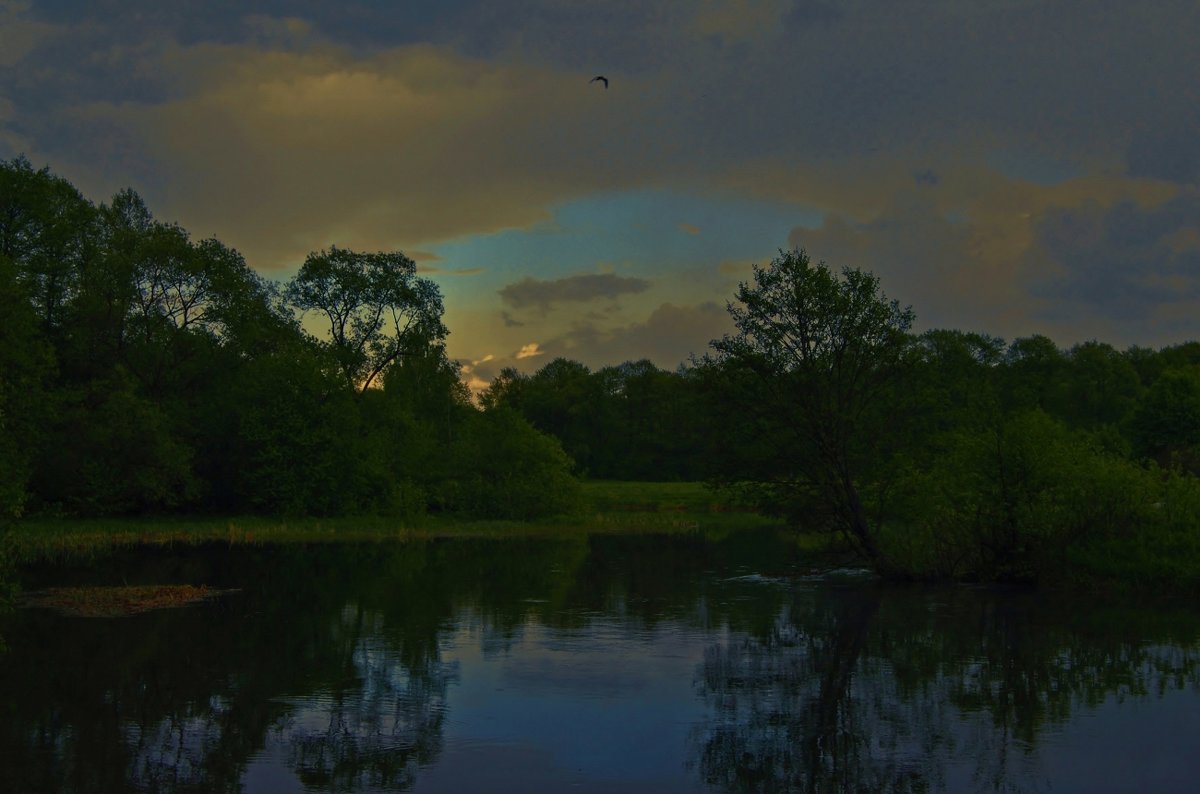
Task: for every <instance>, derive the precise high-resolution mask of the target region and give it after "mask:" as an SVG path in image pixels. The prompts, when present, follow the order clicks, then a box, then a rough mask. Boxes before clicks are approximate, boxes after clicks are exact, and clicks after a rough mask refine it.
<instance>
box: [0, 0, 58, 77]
mask: <svg viewBox="0 0 1200 794" xmlns="http://www.w3.org/2000/svg"><path fill="white" fill-rule="evenodd" d="M29 10H30V3H28V2H23V1H21V0H0V67H6V66H15V65H16V64H18V63H20V62H21V60H22V59H24V58H25V56H26V55H28V54H29V53H30V52H31V51H33V49H34V48H35V47H36V46H37V45H38V44H39V43H40V42H41V41H42V40H44V39H45V38H46V37H47V36H49V35H51V34H52V33H53V32H54V30H55V29H54V27H53V26H52V25H48V24H46V23H44V22H39V21H37V20H35V19H34V18H33V17H32V15H31V14H30V13H29Z"/></svg>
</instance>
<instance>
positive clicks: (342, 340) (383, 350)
mask: <svg viewBox="0 0 1200 794" xmlns="http://www.w3.org/2000/svg"><path fill="white" fill-rule="evenodd" d="M416 272H417V268H416V264H415V263H414V262H413V261H412V260H411V259H409V258H408V257H407V256H405V255H404V254H402V253H400V252H398V251H396V252H380V253H359V252H355V251H350V250H348V249H344V248H337V247H331V248H329V249H328V250H324V251H317V252H315V253H312V254H309V256H308V258H307V259H305V260H304V264H303V265H302V266H301V267H300V272H299V273H297V274H296V277H295V278H294V279H293V280H292V282H291V283H290V284H289V285H288V297H289V298H290V299H291V301H292V302H293V303H294V304H295V305H296V307H298V308H299V309H300V310H301V311H303V312H310V311H315V312H319V313H320V314H322V315H324V317H325V320H326V322H327V323H328V329H329V344H330V346H331V348H332V350H333V353H334V355H335V356H336V357H337V361H338V365H339V367H340V368H341V371H342V374H343V375H344V376H345V378H346V381H347V382H348V383H349V384H350V385H351V386H353V387H354V388H356V389H358V390H359V391H360V392H365V391H366V390H367V389H369V388H370V387H371V385H372V384H373V383H374V382H375V380H376V379H377V378H378V377H379V376H380V375H381V374H382V373H383V372H384V370H386V369H387V368H388V367H389V366H391V365H392V364H394V363H395V362H397V361H399V360H401V359H403V358H405V357H407V356H411V355H424V354H426V352H427V350H428V348H430V347H435V348H440V347H441V346H442V345H443V343H444V340H445V338H446V334H447V331H446V326H445V325H443V324H442V311H443V309H442V296H441V293H440V292H439V291H438V288H437V285H436V284H434V283H433V282H432V281H429V280H428V279H423V278H418V277H417V275H416Z"/></svg>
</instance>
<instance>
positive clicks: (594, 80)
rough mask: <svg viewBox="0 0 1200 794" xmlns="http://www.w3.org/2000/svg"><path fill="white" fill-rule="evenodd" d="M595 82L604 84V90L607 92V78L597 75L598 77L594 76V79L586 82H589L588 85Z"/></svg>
mask: <svg viewBox="0 0 1200 794" xmlns="http://www.w3.org/2000/svg"><path fill="white" fill-rule="evenodd" d="M597 80H599V81H600V82H602V83H604V89H605V90H606V91H607V90H608V78H607V77H605V76H604V75H602V74H598V75H596V76H595V77H593V78H592V79H591V80H588V82H589V83H594V82H596V81H597Z"/></svg>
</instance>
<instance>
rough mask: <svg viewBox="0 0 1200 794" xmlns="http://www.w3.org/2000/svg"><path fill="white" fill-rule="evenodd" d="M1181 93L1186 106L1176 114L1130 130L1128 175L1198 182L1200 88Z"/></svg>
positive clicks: (1179, 181)
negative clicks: (1133, 131)
mask: <svg viewBox="0 0 1200 794" xmlns="http://www.w3.org/2000/svg"><path fill="white" fill-rule="evenodd" d="M1198 79H1200V76H1198ZM1185 96H1186V97H1187V100H1188V103H1189V106H1187V107H1184V108H1181V109H1180V110H1181V113H1180V115H1179V116H1178V117H1175V118H1167V119H1165V120H1163V121H1161V122H1159V123H1157V124H1154V125H1152V126H1150V125H1147V126H1146V127H1144V128H1142V129H1139V130H1137V132H1135V133H1134V135H1133V139H1132V140H1131V141H1130V144H1129V149H1128V151H1127V153H1126V158H1127V161H1128V164H1129V174H1130V176H1138V177H1149V178H1151V179H1163V180H1167V181H1170V182H1177V183H1180V184H1192V185H1196V184H1200V90H1193V91H1192V92H1191V94H1190V96H1188V95H1185Z"/></svg>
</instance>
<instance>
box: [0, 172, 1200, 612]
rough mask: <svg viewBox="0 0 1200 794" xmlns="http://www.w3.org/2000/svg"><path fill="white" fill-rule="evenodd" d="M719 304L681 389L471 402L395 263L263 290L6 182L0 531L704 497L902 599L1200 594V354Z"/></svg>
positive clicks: (520, 383)
mask: <svg viewBox="0 0 1200 794" xmlns="http://www.w3.org/2000/svg"><path fill="white" fill-rule="evenodd" d="M732 297H733V299H732V300H731V302H730V304H729V305H730V314H731V316H732V319H733V320H734V324H735V326H736V331H735V332H734V333H731V334H730V335H728V336H726V337H724V338H722V339H718V340H713V341H712V344H711V345H710V348H709V349H708V350H707V351H697V352H696V354H695V355H694V356H693V357H692V359H691V360H690V361H688V362H685V363H683V364H681V365H680V366H679V367H678V368H677V369H675V370H664V369H661V368H659V367H658V366H656V365H655V364H653V363H651V362H650V361H645V360H643V361H628V362H624V363H621V364H617V365H614V366H607V367H603V368H600V369H597V370H594V371H593V370H592V369H590V368H589V367H587V366H585V365H584V364H582V363H579V362H576V361H571V360H568V359H557V360H554V361H551V362H550V363H548V364H546V365H545V366H543V367H542V368H541V369H540V370H538V371H536V372H534V373H532V374H526V373H521V372H518V371H515V370H505V371H504V372H503V373H502V374H501V376H500V377H499V378H497V379H496V380H495V382H493V383H492V384H491V386H490V387H489V388H488V389H487V390H486V391H485V392H483V393H482V394H480V395H478V396H474V397H473V396H472V395H471V394H470V393H469V392H468V391H467V389H466V388H465V386H464V385H463V383H462V382H461V380H460V378H459V371H458V367H457V365H456V364H455V363H454V362H453V361H451V360H450V359H449V358H448V356H447V354H446V347H445V343H446V338H447V334H448V330H447V329H446V327H445V326H444V325H443V323H442V309H443V307H442V299H441V295H440V293H439V291H438V289H437V287H436V285H435V284H433V283H432V282H431V281H429V280H427V279H424V278H421V277H420V276H418V275H417V271H416V266H415V264H414V262H413V261H412V260H411V259H409V258H408V257H406V256H404V255H403V254H401V253H359V252H354V251H350V250H346V249H341V248H336V247H333V248H329V249H326V250H322V251H317V252H313V253H312V254H310V255H309V256H308V258H307V259H306V260H305V261H304V263H303V264H302V266H301V267H300V268H299V271H298V272H297V274H296V275H295V277H293V278H292V279H291V280H290V281H288V282H287V283H276V282H272V281H269V280H267V279H264V278H263V277H261V276H259V275H257V274H256V273H255V272H254V271H253V270H251V269H250V268H249V266H248V265H247V264H246V262H245V261H244V260H243V259H242V257H241V256H240V255H239V254H238V253H237V252H236V251H234V250H232V249H230V248H229V247H227V246H225V245H224V244H222V243H221V242H219V241H217V240H214V239H207V240H200V241H196V240H193V239H192V238H191V236H190V235H189V234H188V232H187V231H186V230H184V229H182V228H180V227H179V226H178V225H175V224H170V223H164V222H161V221H159V220H156V219H155V218H154V217H153V215H152V214H151V212H150V210H149V209H148V208H147V207H146V206H145V204H144V202H143V201H142V200H141V198H140V197H139V196H138V195H137V194H136V193H135V192H133V191H132V190H124V191H121V192H119V193H118V194H116V195H115V196H114V197H113V198H112V199H111V201H109V202H108V203H102V204H99V205H94V204H93V203H91V202H90V201H88V200H87V199H85V198H84V197H83V196H82V195H81V194H80V192H79V191H78V190H77V189H76V188H75V187H74V186H72V185H71V184H70V183H69V182H68V181H67V180H65V179H63V178H62V177H60V176H57V175H55V174H53V173H52V172H51V171H49V170H48V169H41V170H35V169H34V168H33V166H32V165H31V164H30V163H29V162H28V161H27V160H25V159H23V158H18V159H15V160H12V161H9V162H3V163H0V316H2V317H3V318H4V322H3V323H2V324H0V515H2V516H4V517H5V519H6V520H8V521H13V520H19V519H20V517H22V516H25V517H29V516H61V517H90V516H105V515H108V516H138V515H167V514H188V515H195V514H217V515H239V514H265V515H328V516H335V515H362V514H375V515H387V516H397V517H401V518H405V519H415V518H419V517H420V516H423V515H427V514H431V513H446V514H452V515H463V516H470V517H473V518H484V519H491V518H504V519H518V520H528V519H536V518H539V517H544V516H550V515H557V514H564V513H570V512H571V511H572V510H573V509H575V508H576V505H577V501H576V499H577V490H578V481H579V479H580V478H592V479H607V480H641V481H661V480H677V481H704V482H707V483H709V484H710V485H711V486H712V487H713V488H715V489H720V492H721V493H723V494H725V495H726V498H727V499H728V500H729V501H730V503H731V504H737V505H739V506H741V507H743V508H745V509H747V510H754V511H758V512H762V513H766V514H769V515H774V516H778V517H779V518H780V519H781V521H783V522H786V523H787V524H788V525H789V526H791V527H794V528H796V529H798V530H803V531H812V532H827V533H831V534H832V535H834V536H835V537H836V538H837V540H838V542H839V543H841V544H843V545H844V547H845V548H846V549H848V550H850V551H853V552H854V553H856V554H857V555H858V556H859V557H860V558H861V559H862V560H864V561H866V562H867V563H868V564H870V565H871V566H872V567H874V568H875V569H876V570H878V571H880V572H881V573H884V574H886V575H889V576H893V577H897V578H920V579H979V580H1037V581H1045V580H1050V579H1053V580H1072V581H1075V580H1078V581H1084V582H1131V581H1132V582H1144V583H1153V584H1155V586H1159V585H1161V586H1166V587H1170V586H1175V587H1183V588H1195V587H1196V586H1197V585H1198V584H1200V484H1198V481H1197V479H1196V475H1197V472H1198V471H1200V343H1197V342H1190V341H1189V342H1183V343H1180V344H1177V345H1172V346H1168V347H1165V348H1162V349H1158V350H1153V349H1148V348H1141V347H1132V348H1129V349H1126V350H1118V349H1116V348H1114V347H1113V346H1111V345H1109V344H1106V343H1103V342H1100V341H1089V342H1084V343H1081V344H1076V345H1074V346H1073V347H1070V348H1069V349H1061V348H1059V347H1058V346H1057V345H1056V344H1055V343H1054V342H1053V341H1052V340H1050V339H1048V338H1046V337H1044V336H1030V337H1025V338H1018V339H1014V340H1011V341H1005V340H1002V339H1000V338H997V337H994V336H991V335H989V334H987V333H982V332H974V331H971V332H968V331H960V330H946V329H933V330H925V331H922V332H917V331H914V330H913V326H914V323H915V320H916V317H915V315H914V313H913V311H912V310H911V309H908V308H903V307H900V306H899V305H898V304H896V303H895V302H894V301H889V300H888V299H887V297H886V296H885V295H884V293H883V292H882V290H881V289H880V285H879V280H878V278H876V277H875V276H874V275H872V274H870V273H867V272H863V271H860V270H856V269H853V268H845V269H842V270H840V271H835V270H834V269H832V268H831V267H829V266H828V265H826V264H825V263H823V262H818V263H814V262H813V261H812V260H811V259H810V258H809V257H808V255H807V254H806V253H805V252H804V251H801V250H793V251H781V252H780V254H779V256H778V257H777V258H776V259H774V260H773V261H772V262H770V263H769V264H767V265H764V266H762V267H756V268H755V271H754V274H753V281H751V282H747V283H743V284H742V285H741V287H740V288H739V290H738V292H737V294H736V295H735V296H732ZM310 329H311V330H310ZM318 329H319V330H318Z"/></svg>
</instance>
